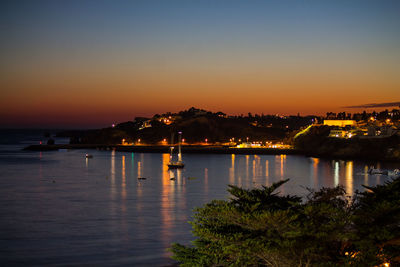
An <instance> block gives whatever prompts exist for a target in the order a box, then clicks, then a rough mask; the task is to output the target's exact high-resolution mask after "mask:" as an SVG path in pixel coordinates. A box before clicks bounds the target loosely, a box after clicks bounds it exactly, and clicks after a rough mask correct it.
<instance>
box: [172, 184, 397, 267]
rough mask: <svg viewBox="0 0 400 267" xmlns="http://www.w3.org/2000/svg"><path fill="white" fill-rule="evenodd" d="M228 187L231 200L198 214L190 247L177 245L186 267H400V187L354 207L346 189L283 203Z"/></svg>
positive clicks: (374, 192) (363, 196)
mask: <svg viewBox="0 0 400 267" xmlns="http://www.w3.org/2000/svg"><path fill="white" fill-rule="evenodd" d="M287 181H288V180H285V181H281V182H278V183H274V184H273V185H272V186H270V187H264V186H263V188H262V189H251V190H246V189H242V188H239V187H236V186H232V185H231V186H229V189H228V191H229V193H230V194H231V195H232V196H233V198H232V199H231V200H229V201H223V200H214V201H212V202H211V203H208V204H206V205H205V206H204V207H202V208H198V209H196V212H195V215H194V220H193V221H192V222H191V224H192V226H193V233H194V235H195V236H197V237H198V239H196V240H195V241H193V246H192V247H187V246H183V245H180V244H173V246H172V248H171V250H172V252H173V253H174V255H173V258H174V259H175V260H177V261H178V262H179V263H180V264H181V265H182V266H346V265H351V266H378V265H381V264H384V263H388V262H390V263H392V265H397V264H400V258H399V257H398V256H399V255H400V179H396V180H393V181H390V182H388V183H386V184H385V185H379V186H376V187H367V189H368V191H367V192H362V193H360V192H357V193H356V196H355V197H354V199H353V200H352V201H349V199H348V198H347V197H346V192H345V190H344V188H343V187H341V186H338V187H335V188H322V189H321V190H319V191H316V192H314V191H311V192H310V194H309V195H308V196H307V198H306V200H305V201H302V199H301V198H300V197H298V196H280V195H279V194H278V193H276V189H277V188H279V187H280V186H281V185H282V184H284V183H286V182H287Z"/></svg>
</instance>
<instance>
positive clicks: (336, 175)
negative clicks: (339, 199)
mask: <svg viewBox="0 0 400 267" xmlns="http://www.w3.org/2000/svg"><path fill="white" fill-rule="evenodd" d="M333 171H334V173H333V179H334V185H335V186H338V185H339V162H338V161H335V167H334V170H333Z"/></svg>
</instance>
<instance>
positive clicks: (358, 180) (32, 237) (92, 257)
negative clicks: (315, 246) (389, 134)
mask: <svg viewBox="0 0 400 267" xmlns="http://www.w3.org/2000/svg"><path fill="white" fill-rule="evenodd" d="M44 132H46V131H44V130H0V265H1V266H45V265H51V266H76V265H79V266H82V265H89V266H174V265H175V264H176V262H175V261H174V260H172V259H171V252H170V251H169V250H168V249H169V248H170V247H171V244H172V243H175V242H177V243H181V244H184V245H190V243H191V241H193V240H194V239H195V238H196V237H195V236H193V234H192V232H191V226H190V224H189V223H188V222H189V221H191V220H192V216H193V214H194V212H195V211H194V209H195V208H197V207H201V206H203V205H204V204H206V203H207V202H210V201H211V200H213V199H225V200H228V199H229V198H230V196H229V193H228V192H227V188H228V185H237V186H241V187H244V188H249V189H250V188H261V187H262V186H268V185H271V184H272V183H274V182H277V181H281V180H284V179H290V180H289V181H288V182H287V183H286V184H284V185H283V186H281V187H280V188H279V189H278V190H277V191H278V192H279V193H280V194H282V195H286V194H296V195H299V196H302V197H304V198H306V196H307V194H308V193H309V190H317V189H319V188H321V187H334V186H336V185H343V186H344V187H345V189H346V191H347V193H348V195H349V197H351V196H353V195H354V192H355V191H356V190H359V191H363V190H364V187H363V185H367V186H375V185H377V184H383V183H385V181H388V180H390V179H391V178H390V177H388V176H385V175H370V174H368V172H367V171H368V168H369V167H371V166H374V167H375V168H382V169H390V170H392V169H395V168H399V167H400V166H399V164H396V163H384V162H363V161H349V160H337V159H336V160H332V159H321V158H312V157H306V156H300V155H235V154H227V155H220V154H187V155H185V154H184V155H183V160H184V162H185V168H184V169H178V170H168V167H167V163H168V161H169V154H162V153H130V152H116V151H113V150H108V151H99V150H84V149H82V150H59V151H46V152H36V151H35V152H32V151H24V150H23V148H24V147H26V146H28V145H31V144H39V143H40V142H42V143H45V142H46V141H47V139H48V138H46V137H44V135H43V134H44ZM50 133H51V134H52V135H54V133H55V132H54V131H53V132H51V131H50ZM53 138H54V139H55V142H56V144H57V143H58V144H63V143H68V142H69V140H68V139H67V138H57V137H53ZM87 153H89V154H91V155H92V156H93V157H92V158H86V157H85V155H86V154H87ZM138 178H143V179H138Z"/></svg>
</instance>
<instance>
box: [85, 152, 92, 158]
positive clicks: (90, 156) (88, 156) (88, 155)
mask: <svg viewBox="0 0 400 267" xmlns="http://www.w3.org/2000/svg"><path fill="white" fill-rule="evenodd" d="M85 157H86V158H87V159H91V158H93V155H90V154H87V153H86V155H85Z"/></svg>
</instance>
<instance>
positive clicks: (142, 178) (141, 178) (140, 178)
mask: <svg viewBox="0 0 400 267" xmlns="http://www.w3.org/2000/svg"><path fill="white" fill-rule="evenodd" d="M137 179H138V180H146V179H147V178H146V177H138V178H137Z"/></svg>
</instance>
